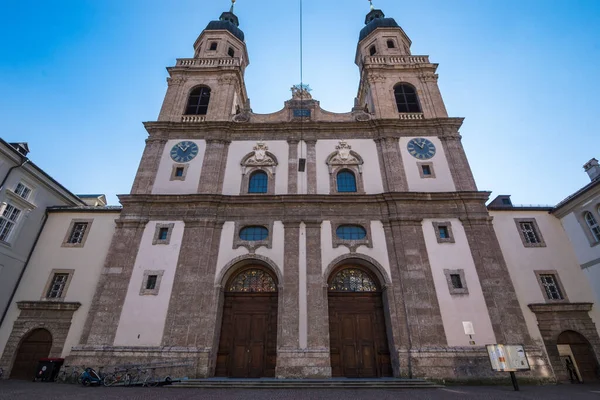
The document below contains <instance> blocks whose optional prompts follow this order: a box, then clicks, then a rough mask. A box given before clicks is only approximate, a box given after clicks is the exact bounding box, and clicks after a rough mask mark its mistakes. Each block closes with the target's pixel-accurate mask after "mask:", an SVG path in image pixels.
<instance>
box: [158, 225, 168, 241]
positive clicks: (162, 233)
mask: <svg viewBox="0 0 600 400" xmlns="http://www.w3.org/2000/svg"><path fill="white" fill-rule="evenodd" d="M168 238H169V228H160V230H159V231H158V240H167V239H168Z"/></svg>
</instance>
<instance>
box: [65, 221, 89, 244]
mask: <svg viewBox="0 0 600 400" xmlns="http://www.w3.org/2000/svg"><path fill="white" fill-rule="evenodd" d="M87 227H88V223H87V222H75V223H74V224H73V229H72V230H71V234H70V235H69V239H68V240H67V243H69V244H80V243H82V242H83V237H84V235H85V231H86V230H87Z"/></svg>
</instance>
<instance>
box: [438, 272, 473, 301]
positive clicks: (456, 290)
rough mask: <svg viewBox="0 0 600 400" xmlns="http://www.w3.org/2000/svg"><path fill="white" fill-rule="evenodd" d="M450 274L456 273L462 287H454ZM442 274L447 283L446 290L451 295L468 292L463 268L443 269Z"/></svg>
mask: <svg viewBox="0 0 600 400" xmlns="http://www.w3.org/2000/svg"><path fill="white" fill-rule="evenodd" d="M452 275H458V276H459V277H460V283H461V284H462V288H456V287H454V284H453V283H452ZM444 276H445V277H446V283H447V284H448V290H449V291H450V294H451V295H464V294H469V287H468V285H467V279H466V278H465V270H464V269H444Z"/></svg>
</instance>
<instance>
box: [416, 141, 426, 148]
mask: <svg viewBox="0 0 600 400" xmlns="http://www.w3.org/2000/svg"><path fill="white" fill-rule="evenodd" d="M417 146H419V147H420V148H423V147H424V146H425V142H424V141H423V142H421V143H420V144H419V143H418V142H417Z"/></svg>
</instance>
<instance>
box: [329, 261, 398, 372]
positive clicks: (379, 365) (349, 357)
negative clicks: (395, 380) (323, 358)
mask: <svg viewBox="0 0 600 400" xmlns="http://www.w3.org/2000/svg"><path fill="white" fill-rule="evenodd" d="M328 300H329V337H330V351H331V371H332V376H334V377H348V378H377V377H384V376H392V374H393V372H392V365H391V361H390V352H389V347H388V340H387V334H386V327H385V317H384V312H383V298H382V292H381V285H380V284H379V283H378V281H377V279H376V278H375V277H374V276H373V275H372V274H371V273H370V272H369V271H367V270H366V269H363V268H361V267H358V266H353V265H344V266H342V267H340V268H338V269H336V270H335V271H334V272H333V273H332V274H331V278H330V279H329V282H328Z"/></svg>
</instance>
